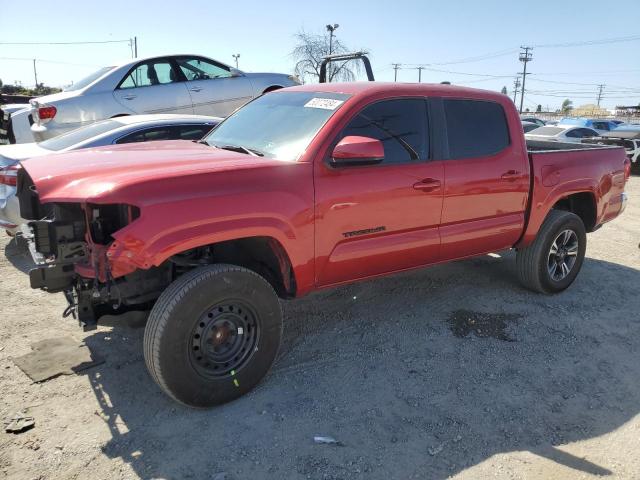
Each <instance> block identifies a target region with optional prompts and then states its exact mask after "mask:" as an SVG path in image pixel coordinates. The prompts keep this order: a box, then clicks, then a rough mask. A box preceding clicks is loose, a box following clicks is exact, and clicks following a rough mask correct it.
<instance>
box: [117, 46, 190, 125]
mask: <svg viewBox="0 0 640 480" xmlns="http://www.w3.org/2000/svg"><path fill="white" fill-rule="evenodd" d="M180 79H181V77H180V75H179V72H177V71H176V70H175V67H174V65H173V63H172V62H171V61H170V60H169V59H166V58H156V59H153V60H147V61H144V62H141V63H139V64H137V65H135V66H134V67H133V68H132V69H131V70H130V71H129V72H128V73H127V75H125V77H124V78H123V79H122V81H121V82H120V84H119V85H118V87H117V88H116V89H115V90H114V92H113V96H114V97H115V99H116V100H117V101H118V103H120V104H121V105H122V106H123V107H125V108H126V109H128V110H131V111H133V112H135V113H138V114H143V113H187V114H192V113H193V107H192V105H191V97H190V96H189V92H188V91H187V87H186V86H185V82H182V81H180Z"/></svg>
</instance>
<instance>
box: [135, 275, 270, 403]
mask: <svg viewBox="0 0 640 480" xmlns="http://www.w3.org/2000/svg"><path fill="white" fill-rule="evenodd" d="M281 338H282V310H281V307H280V302H279V300H278V297H277V295H276V293H275V291H274V290H273V287H272V286H271V285H270V284H269V283H268V282H267V281H266V280H265V279H264V278H262V277H261V276H260V275H258V274H257V273H255V272H252V271H251V270H247V269H246V268H242V267H238V266H235V265H222V264H221V265H212V266H207V267H201V268H197V269H195V270H192V271H191V272H189V273H186V274H184V275H183V276H182V277H180V278H178V279H177V280H176V281H174V282H173V283H172V284H171V285H170V286H169V287H168V288H167V290H165V291H164V292H163V293H162V295H161V296H160V298H159V299H158V301H157V302H156V304H155V306H154V307H153V309H152V311H151V314H150V315H149V320H148V323H147V326H146V329H145V332H144V356H145V361H146V364H147V368H148V369H149V372H150V374H151V376H152V377H153V379H154V380H155V381H156V383H157V384H158V385H159V386H160V388H161V389H162V390H163V391H164V392H165V393H166V394H167V395H169V396H170V397H171V398H173V399H174V400H176V401H178V402H180V403H182V404H184V405H187V406H190V407H199V408H205V407H211V406H214V405H219V404H222V403H225V402H229V401H231V400H235V399H236V398H238V397H240V396H242V395H244V394H245V393H247V392H248V391H249V390H251V389H252V388H253V387H255V386H256V385H257V384H258V382H260V380H261V379H262V378H263V377H264V376H265V375H266V373H267V372H268V370H269V368H270V367H271V365H272V363H273V361H274V360H275V358H276V355H277V353H278V348H279V346H280V341H281Z"/></svg>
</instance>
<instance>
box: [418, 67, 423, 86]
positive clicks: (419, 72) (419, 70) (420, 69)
mask: <svg viewBox="0 0 640 480" xmlns="http://www.w3.org/2000/svg"><path fill="white" fill-rule="evenodd" d="M423 68H424V67H422V66H420V67H418V83H422V69H423Z"/></svg>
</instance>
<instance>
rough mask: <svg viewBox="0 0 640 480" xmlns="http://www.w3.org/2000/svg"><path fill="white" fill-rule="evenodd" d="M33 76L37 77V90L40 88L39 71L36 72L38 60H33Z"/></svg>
mask: <svg viewBox="0 0 640 480" xmlns="http://www.w3.org/2000/svg"><path fill="white" fill-rule="evenodd" d="M33 76H34V77H36V88H38V71H37V70H36V59H35V58H34V59H33Z"/></svg>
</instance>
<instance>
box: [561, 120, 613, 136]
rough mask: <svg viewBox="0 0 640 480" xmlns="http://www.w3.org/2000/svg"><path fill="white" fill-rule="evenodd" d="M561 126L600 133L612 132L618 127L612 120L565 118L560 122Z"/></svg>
mask: <svg viewBox="0 0 640 480" xmlns="http://www.w3.org/2000/svg"><path fill="white" fill-rule="evenodd" d="M559 125H574V126H580V127H588V128H593V129H594V130H597V131H598V132H599V133H604V132H610V131H611V130H615V129H616V128H617V127H618V124H616V123H615V122H613V121H611V120H602V119H597V118H594V119H591V118H570V117H565V118H563V119H562V120H560V123H559Z"/></svg>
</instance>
